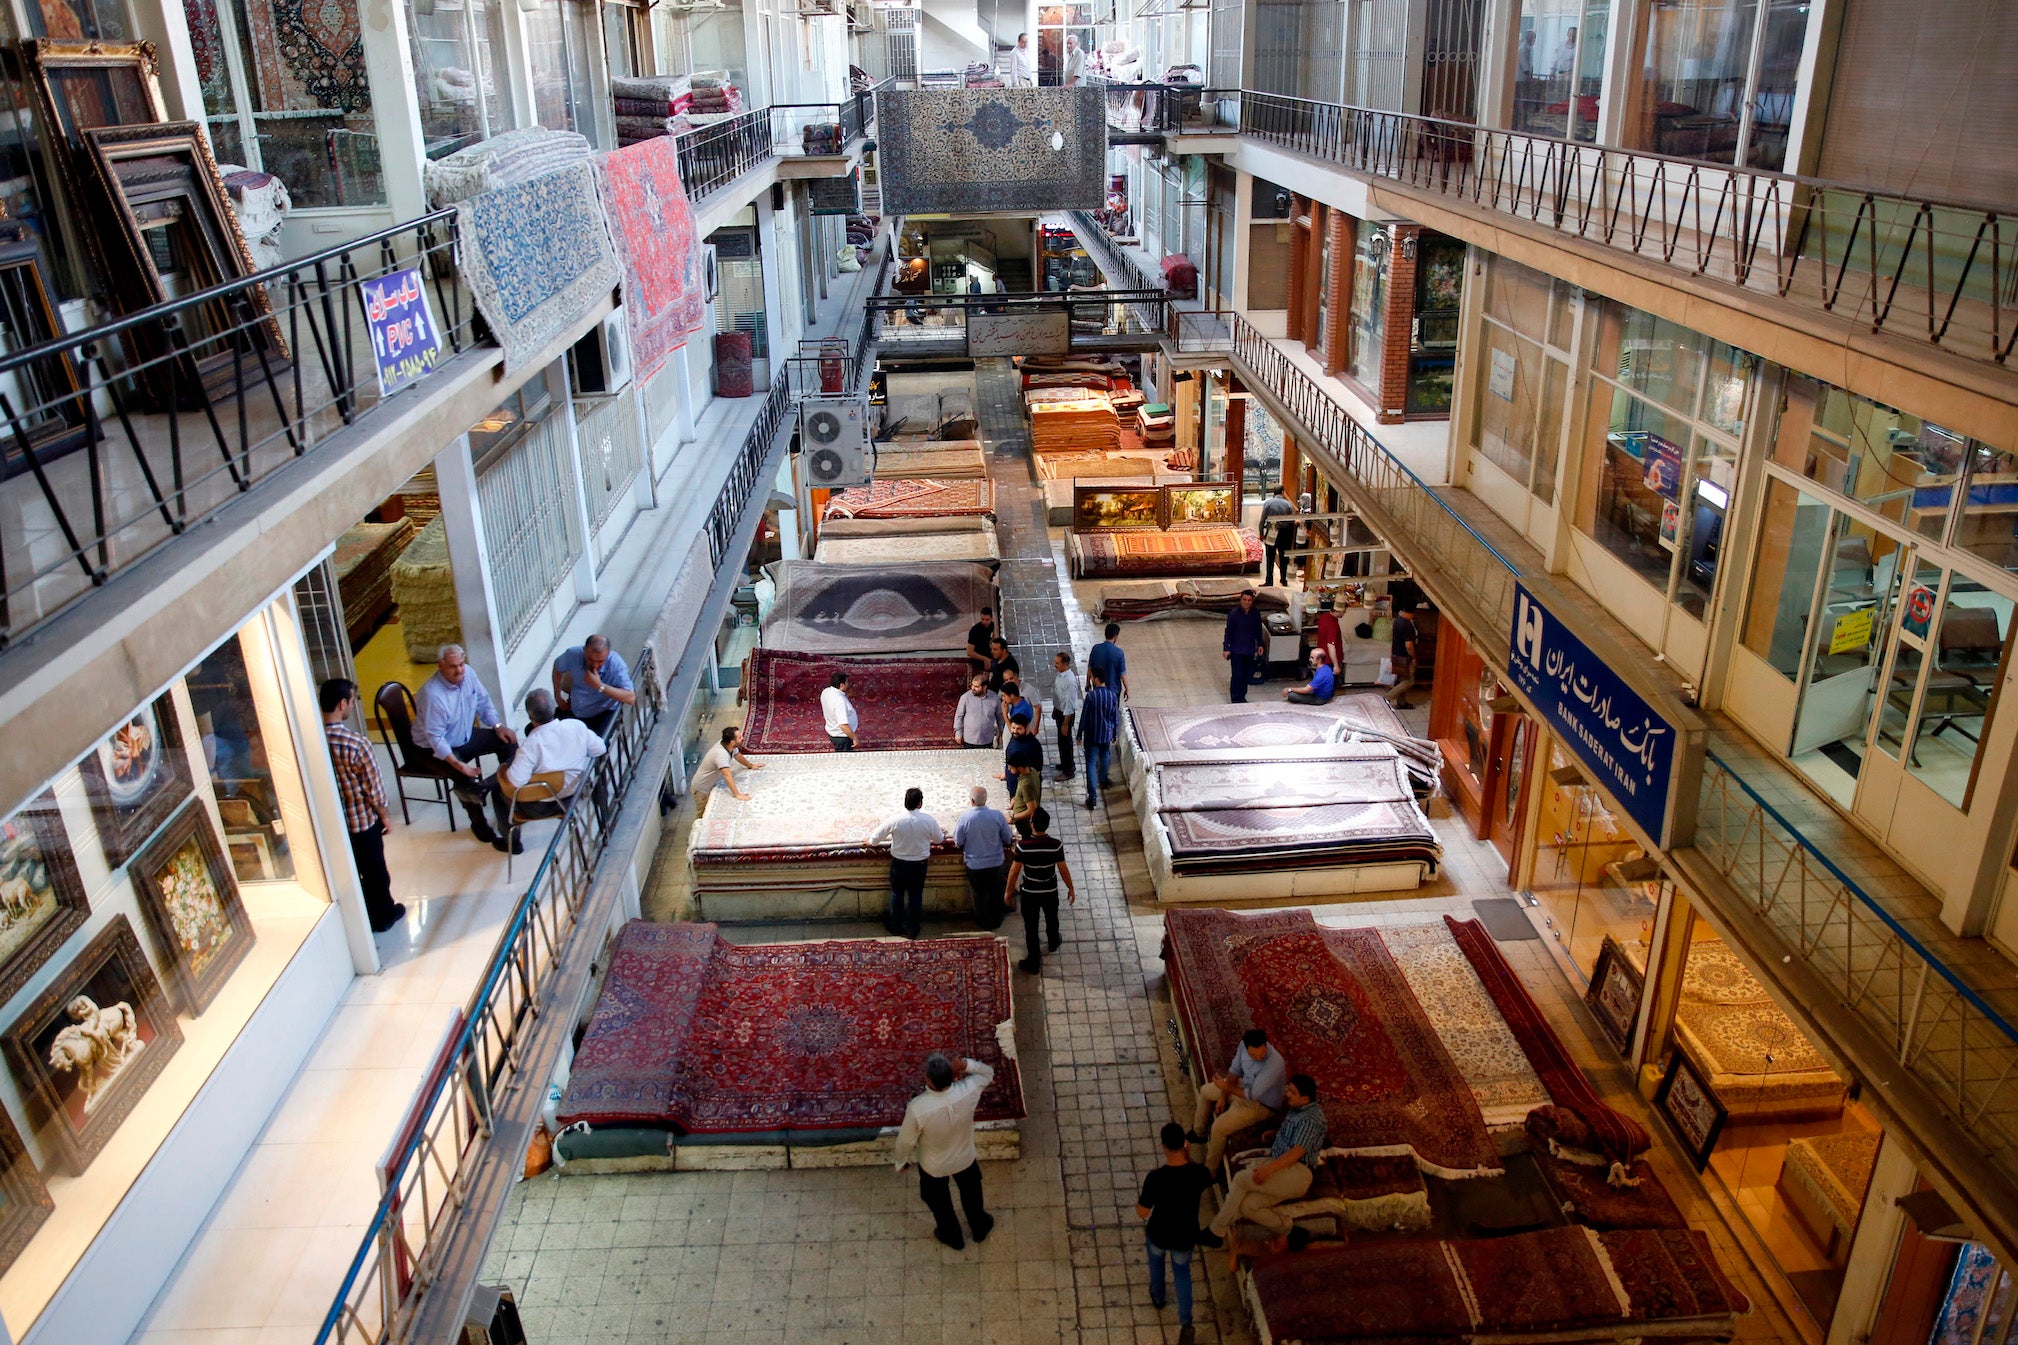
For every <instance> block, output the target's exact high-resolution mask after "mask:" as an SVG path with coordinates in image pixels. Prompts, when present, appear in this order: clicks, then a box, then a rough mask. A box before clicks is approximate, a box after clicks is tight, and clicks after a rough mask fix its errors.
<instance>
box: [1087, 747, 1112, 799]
mask: <svg viewBox="0 0 2018 1345" xmlns="http://www.w3.org/2000/svg"><path fill="white" fill-rule="evenodd" d="M1113 749H1114V744H1112V743H1088V744H1086V804H1087V806H1088V807H1091V806H1092V805H1093V804H1095V803H1098V802H1099V801H1100V798H1099V796H1100V791H1101V790H1103V789H1105V788H1107V754H1108V753H1109V752H1111V751H1112V750H1113Z"/></svg>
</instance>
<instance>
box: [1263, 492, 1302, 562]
mask: <svg viewBox="0 0 2018 1345" xmlns="http://www.w3.org/2000/svg"><path fill="white" fill-rule="evenodd" d="M1295 515H1296V506H1295V505H1293V504H1291V503H1290V502H1289V498H1288V497H1287V496H1285V495H1284V494H1283V493H1282V487H1281V486H1277V487H1276V488H1275V489H1274V490H1273V491H1272V492H1271V493H1270V494H1269V497H1268V498H1267V499H1266V500H1264V501H1262V503H1261V527H1260V529H1259V531H1260V533H1261V550H1262V555H1263V557H1264V558H1265V559H1264V560H1263V562H1262V566H1261V582H1262V583H1263V584H1264V585H1267V584H1273V583H1274V582H1275V571H1276V568H1277V565H1278V564H1279V565H1280V566H1281V569H1282V582H1283V583H1285V584H1287V583H1288V582H1289V556H1288V554H1287V553H1288V552H1289V550H1290V548H1292V547H1294V546H1295V545H1296V524H1295V522H1294V521H1291V522H1287V523H1283V522H1278V521H1277V520H1279V519H1285V518H1287V519H1291V520H1294V518H1295Z"/></svg>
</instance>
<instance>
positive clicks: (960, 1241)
mask: <svg viewBox="0 0 2018 1345" xmlns="http://www.w3.org/2000/svg"><path fill="white" fill-rule="evenodd" d="M932 1236H933V1237H935V1238H937V1239H939V1241H941V1242H943V1243H945V1244H946V1245H947V1246H948V1247H951V1248H952V1249H953V1250H954V1251H956V1252H964V1251H966V1250H967V1239H965V1238H963V1237H961V1236H960V1235H959V1234H958V1233H955V1234H954V1235H953V1236H952V1237H950V1238H949V1237H947V1236H946V1235H945V1234H944V1233H941V1232H940V1231H939V1230H938V1229H936V1228H935V1229H933V1230H932Z"/></svg>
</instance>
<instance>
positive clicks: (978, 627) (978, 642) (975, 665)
mask: <svg viewBox="0 0 2018 1345" xmlns="http://www.w3.org/2000/svg"><path fill="white" fill-rule="evenodd" d="M994 638H995V609H994V608H992V607H983V608H982V609H981V619H980V620H979V621H977V622H975V623H974V624H973V625H971V626H969V627H968V628H967V671H968V672H977V673H985V672H987V671H988V646H989V643H990V642H991V641H993V640H994Z"/></svg>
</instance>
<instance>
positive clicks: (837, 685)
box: [820, 672, 862, 752]
mask: <svg viewBox="0 0 2018 1345" xmlns="http://www.w3.org/2000/svg"><path fill="white" fill-rule="evenodd" d="M820 717H821V718H822V719H823V720H825V721H826V727H827V741H828V742H830V743H832V744H834V750H835V751H836V752H852V751H854V750H855V743H856V738H855V730H857V729H859V728H861V727H862V717H861V716H860V715H858V714H856V713H855V702H853V701H851V700H849V699H848V674H846V673H844V672H837V673H835V674H834V675H833V677H831V678H830V679H828V682H827V689H826V690H825V691H822V692H821V693H820Z"/></svg>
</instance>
